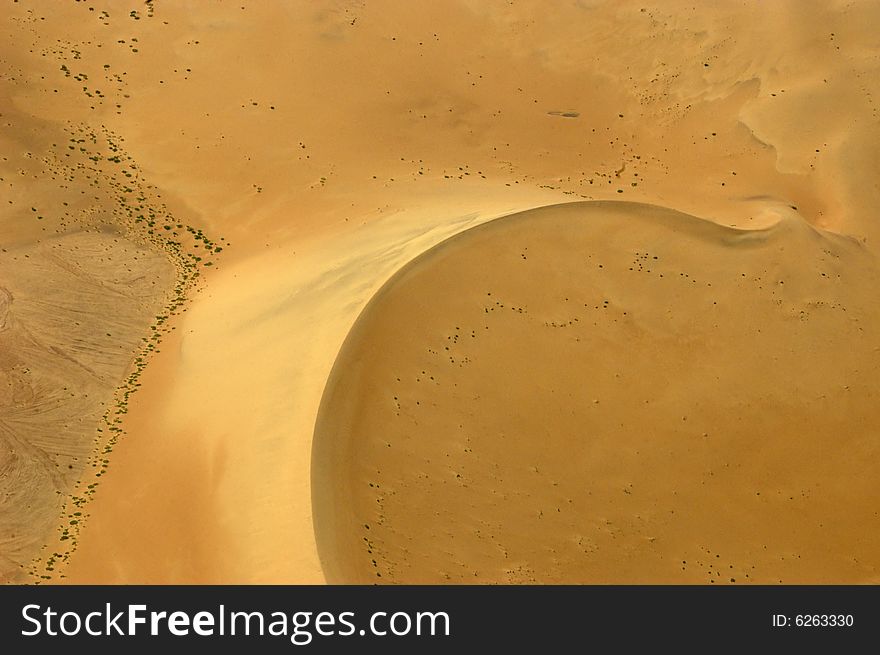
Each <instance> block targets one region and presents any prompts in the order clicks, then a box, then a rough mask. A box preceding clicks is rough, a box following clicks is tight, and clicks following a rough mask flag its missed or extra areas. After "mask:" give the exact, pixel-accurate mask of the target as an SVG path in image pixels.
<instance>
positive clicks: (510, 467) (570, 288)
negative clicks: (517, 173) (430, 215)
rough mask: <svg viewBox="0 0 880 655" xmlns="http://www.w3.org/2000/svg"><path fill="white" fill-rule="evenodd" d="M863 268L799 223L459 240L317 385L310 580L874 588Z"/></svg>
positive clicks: (566, 216)
mask: <svg viewBox="0 0 880 655" xmlns="http://www.w3.org/2000/svg"><path fill="white" fill-rule="evenodd" d="M486 262H492V266H491V267H487V266H486ZM878 274H880V269H878V266H877V261H876V259H875V258H874V257H873V256H871V255H869V254H868V253H867V252H866V251H865V250H864V248H863V247H861V246H860V245H859V244H857V243H856V242H854V241H850V240H847V239H844V238H841V237H839V236H836V235H832V234H827V233H822V232H820V231H817V230H816V229H815V228H812V227H810V226H809V225H808V224H807V223H806V222H805V221H804V220H803V219H802V218H801V217H799V216H797V215H796V214H794V213H793V212H792V213H791V215H789V216H787V217H785V218H783V219H781V220H780V221H779V222H778V223H777V224H775V225H773V226H770V227H767V228H764V229H761V230H752V231H744V230H736V229H732V228H727V227H722V226H719V225H717V224H715V223H711V222H708V221H704V220H701V219H698V218H695V217H692V216H688V215H685V214H681V213H678V212H673V211H669V210H665V209H661V208H658V207H653V206H648V205H640V204H633V203H601V202H598V203H572V204H566V205H555V206H550V207H545V208H541V209H536V210H532V211H528V212H523V213H520V214H515V215H513V216H509V217H506V218H504V219H500V220H497V221H493V222H492V223H489V224H487V225H483V226H481V227H478V228H474V229H471V230H468V231H467V232H465V233H463V234H460V235H458V236H456V237H453V238H452V239H450V240H448V241H446V242H444V243H443V244H441V245H440V246H438V247H436V248H434V249H432V250H430V251H429V252H428V253H426V254H424V255H423V256H421V257H419V258H418V259H417V260H416V261H414V262H413V263H411V264H410V265H408V266H407V267H406V268H405V269H403V270H402V271H401V272H400V273H398V274H397V275H395V276H394V278H393V279H392V280H391V281H389V282H388V283H387V284H386V285H385V286H384V287H383V288H382V290H381V291H380V292H379V293H378V294H376V296H375V297H374V299H373V300H372V301H371V302H370V304H369V305H368V306H367V308H366V309H365V310H364V313H363V314H362V315H361V317H360V318H359V320H358V322H357V324H356V325H355V327H354V328H353V329H352V331H351V333H350V334H349V336H348V338H347V340H346V343H345V346H344V347H343V349H342V352H341V353H340V355H339V358H338V360H337V362H336V364H335V367H334V370H333V374H332V375H331V378H330V382H329V383H328V387H327V391H326V393H325V397H324V400H323V404H322V407H321V413H320V415H319V418H318V423H317V427H316V433H315V442H314V459H313V466H312V480H313V499H314V503H315V527H316V531H317V537H318V546H319V551H320V552H321V554H322V563H323V564H324V571H325V573H326V574H327V576H328V579H329V580H331V581H334V582H343V581H345V582H352V581H357V582H361V583H369V582H373V581H376V580H380V581H382V582H407V583H413V582H418V583H435V584H436V583H443V582H465V583H466V582H501V583H511V582H513V583H516V582H541V583H563V582H578V583H610V582H626V583H635V582H662V583H715V582H735V581H737V580H739V581H741V582H758V583H764V584H767V583H777V582H787V583H806V582H833V581H838V582H843V581H845V582H850V583H852V582H864V581H867V580H871V579H876V576H877V560H876V556H877V548H876V543H875V542H874V540H872V539H866V538H865V536H866V534H870V533H871V531H872V530H873V529H874V528H876V526H877V521H878V516H877V511H876V506H875V503H874V502H873V501H874V499H875V498H876V483H875V481H874V480H873V476H872V475H871V471H873V470H874V468H875V467H876V466H877V465H878V461H880V443H878V442H877V440H876V425H877V422H878V420H880V413H878V405H877V397H876V390H875V389H874V383H873V380H874V377H875V373H876V371H877V367H878V365H880V350H878V349H877V346H876V343H875V341H874V339H873V335H872V334H871V331H870V330H868V329H866V326H869V325H875V324H876V321H877V320H878V318H880V315H878V309H877V307H876V303H874V302H873V301H872V296H873V290H874V289H875V288H876V285H877V283H878V281H880V278H878Z"/></svg>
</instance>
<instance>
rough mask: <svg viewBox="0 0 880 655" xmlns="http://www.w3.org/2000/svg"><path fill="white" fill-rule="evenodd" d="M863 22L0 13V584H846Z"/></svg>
mask: <svg viewBox="0 0 880 655" xmlns="http://www.w3.org/2000/svg"><path fill="white" fill-rule="evenodd" d="M878 24H880V3H877V2H867V1H866V2H856V3H852V2H794V1H792V2H784V1H774V2H766V3H757V2H756V3H717V4H713V5H712V6H711V7H708V6H704V5H700V4H695V3H684V2H675V1H672V2H583V1H572V2H560V3H552V6H551V5H548V3H544V2H538V1H537V0H532V1H523V2H519V1H513V2H494V1H491V2H489V1H487V2H477V1H473V0H450V2H443V3H428V2H397V1H391V0H385V1H379V2H362V1H353V2H343V1H338V2H331V1H326V2H315V3H312V2H272V1H269V0H266V1H260V2H258V1H252V0H236V1H235V2H225V1H216V2H173V3H172V2H166V1H164V0H152V2H146V3H145V2H140V1H138V2H127V1H125V0H123V1H120V2H98V1H95V0H85V1H80V2H77V1H71V2H64V3H59V2H49V1H48V0H47V1H42V2H40V1H27V0H20V1H19V2H10V3H6V4H5V5H4V6H3V8H2V9H0V34H2V36H3V40H2V42H0V43H2V45H0V64H2V70H0V146H2V153H0V155H2V159H0V208H2V213H0V287H2V289H3V291H0V380H2V381H3V382H2V386H0V448H2V451H0V476H2V477H0V492H2V495H0V579H3V580H5V581H13V582H48V581H56V582H57V581H62V582H63V581H67V582H86V583H99V582H125V583H128V582H147V583H152V582H184V583H186V582H217V583H250V582H279V583H288V582H305V583H320V582H323V581H325V580H329V581H332V582H338V581H344V582H356V581H367V580H369V581H370V582H411V581H437V582H442V581H453V582H454V581H465V580H466V581H468V582H474V581H478V582H484V581H485V582H490V581H493V582H505V581H511V582H519V581H523V582H525V581H538V582H558V581H609V582H614V581H621V582H623V581H637V580H650V581H666V582H706V583H709V582H712V581H714V582H715V583H716V584H719V583H729V582H730V581H731V579H734V580H735V581H736V583H737V584H739V583H741V582H750V581H764V582H778V581H779V580H782V581H784V582H801V581H822V582H825V581H828V582H832V581H838V582H845V581H873V580H876V576H877V573H876V567H877V565H878V559H880V548H878V545H877V543H876V540H875V539H874V538H873V537H872V536H871V535H872V534H873V533H874V532H875V531H876V530H875V528H876V521H877V516H876V514H875V512H874V509H873V508H874V507H876V506H877V502H876V501H877V499H878V488H877V486H876V483H875V482H873V480H872V478H871V476H870V475H868V473H867V472H869V471H870V470H872V468H873V466H874V465H875V464H876V461H877V459H876V458H877V451H876V443H877V439H878V434H877V427H876V425H877V421H876V419H877V415H876V410H872V409H871V407H872V405H871V403H872V401H875V400H876V396H875V395H874V394H875V391H874V388H873V386H872V384H871V379H872V376H873V379H876V373H877V350H876V348H877V347H878V346H877V345H874V343H872V341H871V339H873V338H874V335H876V334H877V332H878V320H877V314H876V310H875V309H874V305H875V304H876V302H875V300H876V297H877V292H876V267H875V264H874V257H875V256H876V250H877V247H878V246H877V241H878V238H880V222H878V220H877V216H876V211H877V207H878V201H880V197H878V196H880V189H878V185H877V175H876V173H877V170H878V154H877V153H878V152H880V151H878V147H877V146H878V142H880V140H878V125H880V123H878V120H877V118H878V117H877V106H876V103H877V94H878V82H877V80H878V79H880V76H878V70H877V69H878V63H880V59H878V55H880V52H878V48H877V44H876V38H875V34H876V26H877V25H878ZM575 201H576V202H575ZM591 201H592V202H595V201H599V202H600V203H602V204H591ZM617 201H619V202H620V203H622V204H614V203H615V202H617ZM573 202H574V203H575V204H572V203H573ZM582 203H586V204H582ZM543 207H547V209H537V210H536V209H535V208H543ZM529 210H535V212H533V213H529ZM505 216H516V217H515V218H514V217H511V218H503V217H505ZM497 218H500V220H499V221H498V222H497V223H495V222H493V223H489V221H492V219H497ZM484 223H485V224H487V225H486V227H485V228H483V227H478V226H480V225H482V224H484ZM469 228H475V229H474V230H473V231H468V230H469ZM518 230H523V232H518ZM458 234H461V236H460V237H456V236H455V235H458ZM450 237H451V238H453V240H452V241H449V242H446V240H447V239H449V238H450ZM487 239H488V241H491V243H489V242H485V240H487ZM529 243H531V244H533V245H529ZM438 244H443V245H440V247H439V249H437V250H432V248H434V247H435V246H437V245H438ZM527 246H528V247H529V248H530V250H529V251H528V252H525V251H524V250H522V249H523V248H525V247H527ZM425 253H429V254H427V255H425ZM584 253H586V254H589V255H592V257H593V259H592V260H587V261H585V257H586V254H584ZM422 255H425V256H424V257H423V258H421V259H419V257H421V256H422ZM521 255H522V256H521ZM582 255H583V256H582ZM644 255H647V256H648V257H649V260H645V259H644V258H643V256H644ZM655 255H656V256H657V257H658V259H657V260H653V259H650V258H652V257H653V256H655ZM523 256H524V257H525V258H523ZM474 258H476V259H478V260H480V261H479V262H475V261H474ZM605 259H607V262H606V261H599V260H605ZM453 260H454V261H457V262H459V265H458V266H457V267H455V270H452V269H449V268H444V266H443V265H442V262H444V261H453ZM590 261H597V262H598V263H601V264H602V265H603V268H602V269H601V274H600V272H599V270H598V268H597V269H591V268H589V262H590ZM655 261H656V262H657V263H656V264H655V263H654V262H655ZM413 262H414V263H413ZM582 265H583V266H586V267H587V268H584V269H581V268H579V267H580V266H582ZM529 266H531V267H532V268H533V269H534V270H533V271H532V272H531V273H530V270H531V269H529V268H527V267H529ZM630 267H632V268H634V269H635V270H634V271H630V270H629V268H630ZM606 269H607V270H606ZM648 269H650V270H651V273H647V270H648ZM400 271H403V272H400ZM398 272H400V273H399V274H398ZM468 272H470V273H469V274H468ZM569 273H571V274H570V275H569ZM660 273H663V278H660V277H659V274H660ZM823 273H824V274H825V275H824V276H823V275H822V274H823ZM685 275H686V276H687V277H685ZM389 279H391V280H393V281H392V282H391V283H390V285H389V286H383V285H385V284H386V282H388V281H389ZM490 282H491V285H492V286H494V287H496V288H495V289H490V288H486V287H487V284H489V283H490ZM709 283H711V284H712V286H711V287H709V286H708V284H709ZM380 289H383V291H382V292H381V293H380V295H378V296H377V297H376V299H375V301H374V302H372V303H371V302H370V301H371V298H373V296H374V295H375V294H376V293H377V292H378V291H379V290H380ZM453 289H457V290H458V291H457V292H455V293H453V292H452V290H453ZM488 292H491V293H492V294H493V297H494V296H495V294H499V295H498V296H497V298H496V300H497V301H498V302H501V303H503V304H504V305H505V307H503V308H501V307H499V306H495V308H494V311H492V310H493V308H492V307H489V306H488V303H487V300H486V299H488V298H490V297H489V296H486V295H485V294H486V293H488ZM502 293H503V295H500V294H502ZM481 294H482V295H481ZM722 296H723V297H722ZM565 298H569V299H570V300H568V301H566V300H565ZM574 299H578V300H580V304H579V305H578V306H576V307H575V306H574V304H573V303H574ZM600 300H601V301H602V302H601V303H599V301H600ZM606 300H607V301H608V306H607V308H605V309H602V306H603V305H604V302H605V301H606ZM492 302H495V301H492ZM713 302H717V303H718V305H714V304H712V303H713ZM481 303H482V304H481ZM590 303H592V304H590ZM584 304H587V305H589V307H584V306H583V305H584ZM596 304H599V306H600V308H599V309H595V305H596ZM513 306H515V307H517V308H518V309H522V313H520V312H518V311H517V312H514V311H513V310H511V309H510V307H513ZM377 307H387V309H388V314H387V315H385V312H384V311H383V312H377V311H376V308H377ZM365 308H368V309H366V312H365V313H364V314H363V315H362V318H361V319H360V320H358V317H359V316H361V312H362V311H364V310H365ZM484 309H489V310H490V311H489V313H488V314H487V313H485V312H483V310H484ZM477 310H479V311H477ZM624 311H626V312H627V314H626V316H625V317H624V316H623V313H622V312H624ZM474 312H476V314H475V313H474ZM479 312H483V314H482V315H481V316H478V315H477V314H479ZM380 313H381V314H382V315H381V316H380ZM478 319H479V321H483V322H482V323H480V322H479V321H478ZM575 319H578V320H577V321H575ZM615 320H616V321H617V322H614V321H615ZM466 321H467V322H468V326H470V329H471V330H473V331H477V327H478V326H479V325H482V326H483V328H484V329H483V332H484V333H492V334H497V335H498V338H496V339H490V338H487V337H486V336H485V334H480V335H479V337H480V338H479V340H478V339H477V338H476V337H470V339H471V341H468V340H467V338H465V337H464V336H463V337H461V338H460V339H459V342H458V343H456V344H455V348H456V349H457V350H460V351H461V352H460V353H459V355H460V356H462V357H468V358H470V359H469V361H468V364H467V365H465V366H462V367H458V368H455V370H452V369H450V370H444V371H443V372H442V374H441V373H440V369H436V371H435V368H432V369H431V371H432V373H431V374H433V375H434V377H435V378H437V379H438V380H440V386H439V387H436V388H434V387H428V382H427V381H425V380H421V379H420V380H419V381H418V382H416V381H415V379H414V377H413V375H412V374H413V372H420V371H421V370H425V371H428V370H429V369H428V368H427V365H428V362H429V361H434V360H429V359H426V358H430V357H434V355H431V353H429V352H428V348H431V349H433V350H437V349H438V348H439V351H438V352H440V351H442V352H441V353H440V355H439V356H438V357H439V358H440V359H438V363H437V364H432V366H434V367H436V366H439V365H440V363H442V364H443V365H444V366H445V365H446V363H447V362H448V359H446V360H443V359H442V357H444V356H445V355H444V354H443V353H445V352H446V351H443V350H442V349H443V348H444V347H445V346H447V345H449V344H447V343H443V342H442V339H445V337H447V336H453V335H452V332H450V331H449V330H451V329H452V330H454V328H455V326H459V327H461V328H462V329H465V327H466V326H465V325H463V323H465V322H466ZM485 321H492V323H491V324H489V323H486V322H485ZM569 322H571V323H569ZM545 323H548V325H544V324H545ZM555 324H559V325H558V326H556V327H554V325H555ZM487 325H488V327H489V328H490V329H489V330H485V327H486V326H487ZM352 326H356V327H355V329H354V331H353V332H351V334H349V332H350V330H351V329H352ZM402 326H409V328H408V329H407V330H405V331H403V332H402V329H403V328H402ZM563 326H565V327H563ZM438 339H439V341H438ZM575 339H580V340H581V341H576V340H575ZM343 344H345V346H344V347H343ZM577 344H581V345H584V344H586V345H588V346H592V347H583V348H581V347H580V346H579V345H577ZM596 346H601V348H599V349H597V348H596ZM450 347H452V346H450ZM358 349H361V350H360V351H359V350H358ZM377 349H378V350H377ZM356 352H362V353H366V354H363V356H364V357H368V359H369V361H370V362H371V366H373V370H371V371H368V372H367V371H364V370H363V369H362V368H359V367H360V366H361V364H360V363H357V364H356V363H355V362H354V361H353V360H352V359H351V358H353V357H355V356H356V355H355V354H354V353H356ZM515 353H521V359H520V360H516V359H515V358H514V359H511V356H512V354H515ZM542 353H544V354H542ZM452 356H453V357H454V358H455V357H456V355H455V354H453V355H452ZM456 361H460V360H458V359H456ZM334 362H336V364H335V368H334ZM345 362H351V365H346V364H345ZM421 362H424V364H422V363H421ZM448 363H449V366H450V367H451V366H452V365H453V364H452V362H448ZM502 363H503V366H502ZM575 364H577V365H575ZM419 366H421V368H419ZM590 367H593V369H595V371H596V373H597V374H598V375H599V377H598V378H597V377H595V376H592V375H591V374H590V372H589V370H587V369H589V368H590ZM395 368H398V369H402V370H403V369H405V370H406V371H407V373H406V376H408V377H406V376H404V375H400V376H399V377H401V380H402V382H400V383H397V382H396V377H398V375H395V380H394V383H393V384H392V383H391V382H389V381H388V380H387V379H386V377H387V376H386V374H387V373H388V372H389V371H392V369H395ZM530 371H533V373H530ZM331 372H332V374H331ZM615 373H618V374H619V375H620V376H621V377H620V378H615V377H614V374H615ZM429 377H430V376H429ZM508 380H510V381H511V382H512V381H513V380H518V381H519V383H518V385H514V384H507V381H508ZM707 381H708V382H707ZM502 382H503V384H502ZM539 383H540V384H539ZM453 384H457V385H459V386H458V387H454V386H452V385H453ZM389 385H390V386H389ZM395 385H396V386H395ZM483 385H485V386H486V387H487V388H482V386H483ZM65 387H66V388H65ZM459 387H460V388H461V389H468V390H469V393H470V392H473V395H478V394H479V395H481V399H482V400H480V401H477V400H474V399H473V398H469V399H466V398H459V397H457V396H455V395H454V392H453V391H452V390H453V389H457V388H459ZM477 387H480V389H479V390H476V388H477ZM429 388H430V389H431V392H430V393H431V394H432V395H429V392H428V391H426V389H429ZM343 390H345V391H344V395H345V396H346V397H345V398H340V394H341V393H343ZM69 393H73V394H74V395H73V396H68V395H67V394H69ZM565 394H571V395H570V397H568V396H565ZM394 396H397V397H398V399H399V400H400V401H404V402H402V404H401V408H400V409H397V405H396V404H395V402H396V401H394V400H393V398H394ZM322 398H323V404H322ZM594 400H598V401H599V402H598V403H594V402H593V401H594ZM646 400H647V401H648V403H647V404H646V403H645V401H646ZM582 401H586V404H584V403H583V402H582ZM415 402H419V403H421V405H417V406H416V407H419V409H418V411H416V410H413V409H412V407H411V405H412V404H413V403H415ZM404 404H405V408H406V412H404V411H403V410H404ZM422 406H424V408H422ZM321 407H323V409H322V410H321V413H320V417H319V408H321ZM517 407H518V408H519V411H518V413H517V414H516V417H515V418H513V417H514V414H512V413H511V411H510V410H512V409H513V408H517ZM328 408H336V409H334V411H331V410H330V409H328ZM497 410H504V411H502V412H501V413H497ZM398 411H400V412H401V416H397V412H398ZM872 411H873V412H874V413H873V414H872ZM467 412H472V413H474V416H471V415H469V414H467ZM478 415H484V416H485V421H486V422H485V423H484V424H480V423H479V420H480V419H479V416H478ZM685 416H686V417H687V421H684V420H683V419H682V417H685ZM732 416H735V417H736V418H731V417H732ZM407 421H409V423H407ZM413 421H419V423H418V426H416V425H415V423H413ZM383 422H384V427H383V429H382V430H379V429H378V427H377V426H379V425H380V424H381V423H383ZM621 422H622V423H623V424H624V425H623V427H621V426H620V423H621ZM685 423H686V425H684V424H685ZM459 425H464V426H467V427H468V429H469V432H468V434H466V435H465V434H464V433H463V432H461V430H462V429H463V428H458V426H459ZM416 427H417V428H418V429H416ZM554 427H555V428H556V429H554ZM480 429H482V432H480ZM383 430H385V431H391V430H397V432H395V433H394V438H395V441H392V442H391V443H392V446H391V447H390V448H389V447H388V446H387V445H385V443H384V441H385V440H389V441H390V439H387V435H383V434H382V431H383ZM355 431H357V434H354V432H355ZM478 432H480V433H479V434H477V433H478ZM703 433H706V434H707V435H708V436H705V437H704V436H703ZM313 435H315V439H314V446H315V448H314V452H313ZM580 437H583V440H582V441H581V440H579V438H580ZM466 439H471V440H472V441H471V442H468V441H467V440H466ZM465 448H467V449H468V450H467V451H465ZM636 451H638V454H636ZM447 454H448V455H449V457H448V458H447V457H446V455H447ZM441 458H442V459H445V460H448V461H438V460H440V459H441ZM427 459H431V463H430V464H428V463H426V460H427ZM533 467H537V468H538V471H539V472H537V473H536V472H535V471H534V470H532V469H533ZM502 468H503V473H502ZM378 471H381V478H379V477H377V476H378V475H379V473H378ZM453 471H454V474H453ZM313 473H314V476H313ZM456 474H460V475H461V476H462V478H457V477H456ZM420 476H422V477H420ZM424 476H427V477H424ZM498 476H500V478H499V477H498ZM313 477H314V479H313ZM500 479H503V483H502V482H500V481H499V480H500ZM370 483H372V484H374V485H376V484H377V483H378V484H379V485H381V486H380V487H378V488H377V487H375V486H374V487H370V486H369V484H370ZM554 483H556V485H554ZM95 485H97V486H95ZM465 485H467V486H465ZM313 492H314V494H313ZM759 492H760V496H758V495H757V494H758V493H759ZM590 494H592V495H590ZM313 495H314V498H313ZM377 501H379V502H377ZM416 501H419V504H418V505H416V504H415V502H416ZM569 501H571V502H569ZM841 504H844V505H845V507H843V508H841ZM557 509H558V510H559V511H557ZM542 512H543V514H542ZM606 521H609V522H610V523H606ZM364 524H369V525H370V528H371V529H370V532H371V535H370V536H367V541H366V542H365V541H364V537H365V536H366V535H365V534H363V533H362V531H363V529H364V528H363V525H364ZM744 525H748V526H749V527H748V528H747V529H746V528H743V529H741V530H740V529H738V528H739V527H741V526H744ZM733 527H736V528H737V530H736V531H734V530H733ZM374 531H375V534H373V532H374ZM477 531H479V532H477ZM536 531H537V532H536ZM316 537H317V538H316ZM365 546H367V547H368V551H369V550H372V551H373V552H372V553H370V552H368V551H365V550H364V547H365ZM765 547H766V549H765ZM701 549H703V550H701ZM706 549H709V550H711V553H710V552H709V550H706ZM820 553H826V554H827V555H828V556H827V557H825V558H823V557H820ZM716 555H717V557H716ZM711 558H715V561H714V562H712V563H713V564H714V566H713V567H712V571H714V573H711V574H710V572H709V569H708V563H709V560H710V559H711ZM783 558H784V559H783ZM373 559H375V560H376V562H375V566H374V565H373V562H372V560H373ZM701 564H702V566H701ZM722 565H723V566H722ZM731 566H732V567H733V568H730V567H731ZM752 567H754V568H752ZM722 568H723V569H724V570H723V571H722V570H721V569H722ZM376 573H381V575H382V577H381V578H380V577H378V576H376ZM715 573H718V574H717V575H716V574H715ZM747 575H748V576H749V577H746V576H747Z"/></svg>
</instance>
